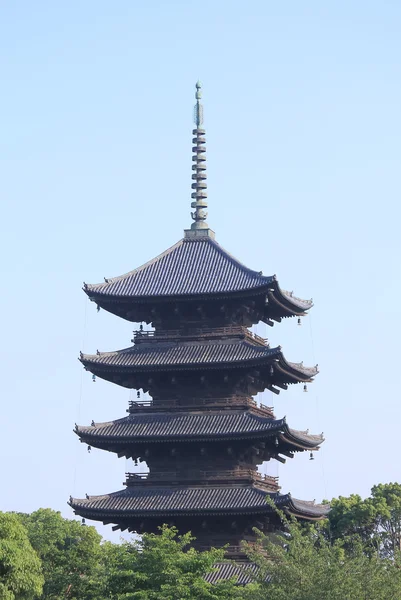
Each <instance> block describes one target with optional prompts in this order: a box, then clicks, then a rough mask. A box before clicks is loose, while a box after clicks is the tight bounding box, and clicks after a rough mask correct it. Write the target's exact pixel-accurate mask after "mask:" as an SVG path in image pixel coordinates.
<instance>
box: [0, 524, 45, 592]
mask: <svg viewBox="0 0 401 600" xmlns="http://www.w3.org/2000/svg"><path fill="white" fill-rule="evenodd" d="M43 582H44V578H43V576H42V565H41V561H40V559H39V557H38V556H37V554H36V552H35V550H34V549H33V548H32V546H31V544H30V542H29V539H28V534H27V531H26V529H25V528H24V526H23V525H22V524H21V522H20V519H19V518H18V517H17V515H14V514H6V513H0V600H31V599H33V598H35V597H40V595H41V593H42V588H43Z"/></svg>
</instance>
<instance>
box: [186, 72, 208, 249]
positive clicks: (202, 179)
mask: <svg viewBox="0 0 401 600" xmlns="http://www.w3.org/2000/svg"><path fill="white" fill-rule="evenodd" d="M195 88H196V93H195V98H196V104H195V106H194V122H195V125H196V129H193V130H192V135H193V138H192V144H193V146H192V152H193V155H192V162H193V164H192V171H193V173H192V181H193V183H192V185H191V188H192V190H193V191H192V194H191V198H192V202H191V208H193V209H194V210H193V212H191V217H192V219H193V221H194V222H193V223H192V225H191V229H187V230H186V231H185V237H187V238H194V237H198V236H209V237H214V233H213V232H212V231H211V229H209V225H208V224H207V223H206V218H207V211H206V209H207V191H206V190H207V183H206V146H205V144H206V139H205V130H204V129H202V127H201V126H202V124H203V106H202V104H201V98H202V86H201V83H200V82H199V81H197V83H196V85H195Z"/></svg>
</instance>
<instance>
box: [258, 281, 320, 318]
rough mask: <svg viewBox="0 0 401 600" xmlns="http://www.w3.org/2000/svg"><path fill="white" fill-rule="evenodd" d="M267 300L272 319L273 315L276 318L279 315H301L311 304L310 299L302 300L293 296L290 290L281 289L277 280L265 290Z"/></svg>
mask: <svg viewBox="0 0 401 600" xmlns="http://www.w3.org/2000/svg"><path fill="white" fill-rule="evenodd" d="M267 302H268V307H269V309H270V311H271V318H273V319H274V318H275V316H276V317H277V318H278V319H280V318H281V317H294V316H299V317H302V316H304V315H306V313H307V311H308V310H309V309H310V308H312V306H313V301H312V300H302V299H301V298H297V297H296V296H294V295H293V293H292V292H287V291H285V290H283V289H281V288H280V285H279V283H278V281H277V280H275V282H274V285H273V286H271V287H270V288H269V290H268V292H267ZM267 312H269V311H267Z"/></svg>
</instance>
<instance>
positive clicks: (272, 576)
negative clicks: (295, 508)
mask: <svg viewBox="0 0 401 600" xmlns="http://www.w3.org/2000/svg"><path fill="white" fill-rule="evenodd" d="M283 519H284V520H285V517H283ZM248 555H249V558H250V559H251V560H252V561H253V562H255V563H256V564H258V565H259V567H260V570H259V573H258V576H257V580H258V582H259V587H258V588H257V589H256V590H254V591H253V592H252V593H250V594H249V595H248V596H247V597H248V598H249V600H264V599H274V600H401V569H400V567H401V564H400V563H399V561H398V558H397V560H390V559H387V558H380V557H379V556H378V555H377V554H373V555H372V556H369V555H368V554H367V553H366V552H365V551H364V547H363V544H362V543H361V542H360V541H359V540H356V539H355V538H354V540H348V543H347V550H345V548H344V544H343V542H342V541H340V540H336V541H335V542H334V543H330V541H329V540H328V539H327V537H326V536H325V535H323V533H322V531H320V530H319V529H318V528H316V527H313V526H311V527H303V526H302V525H299V524H298V523H295V522H288V521H287V534H283V535H282V536H281V539H280V536H276V538H275V539H273V541H272V539H270V538H269V537H268V536H264V535H260V539H259V544H258V545H257V546H256V547H250V546H248Z"/></svg>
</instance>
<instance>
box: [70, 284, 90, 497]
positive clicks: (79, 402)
mask: <svg viewBox="0 0 401 600" xmlns="http://www.w3.org/2000/svg"><path fill="white" fill-rule="evenodd" d="M84 302H85V307H84V323H83V331H82V346H81V348H82V352H85V344H86V325H87V312H88V302H89V298H88V296H86V295H85V299H84ZM84 375H85V370H84V369H83V368H82V366H81V378H80V382H79V395H78V403H77V406H76V410H75V414H76V418H75V422H76V423H79V422H80V417H81V407H82V399H83V386H84ZM79 451H80V445H79V444H77V445H76V451H75V461H74V472H73V481H72V490H73V492H72V495H73V496H75V492H76V481H77V465H78V459H79V454H78V453H79Z"/></svg>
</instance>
